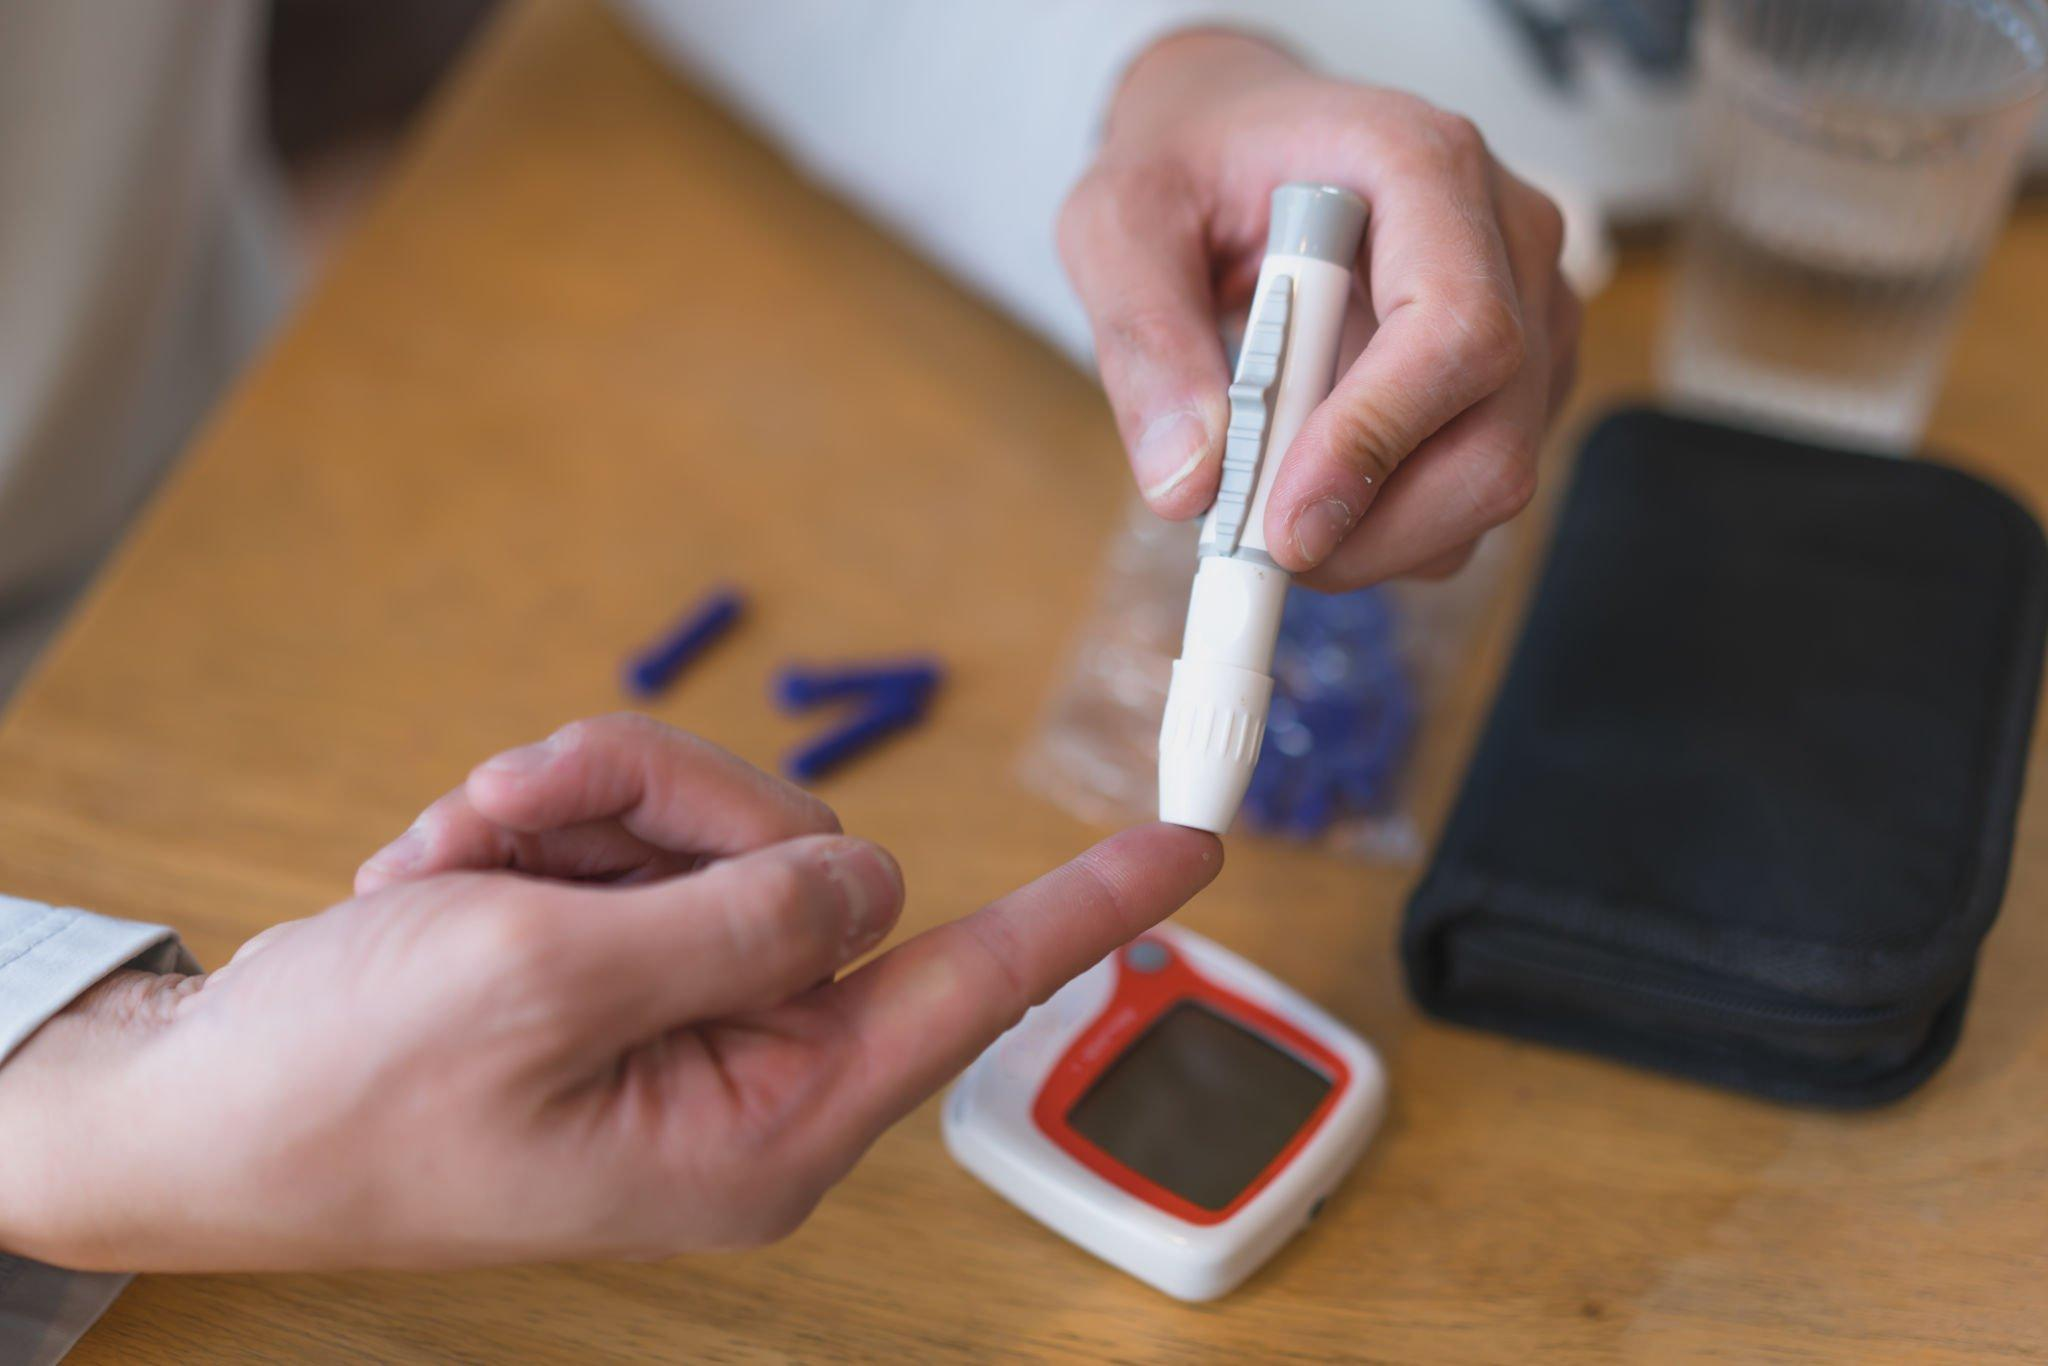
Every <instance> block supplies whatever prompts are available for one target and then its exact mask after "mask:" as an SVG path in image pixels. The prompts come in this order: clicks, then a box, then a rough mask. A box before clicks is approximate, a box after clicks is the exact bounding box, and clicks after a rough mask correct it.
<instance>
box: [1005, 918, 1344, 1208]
mask: <svg viewBox="0 0 2048 1366" xmlns="http://www.w3.org/2000/svg"><path fill="white" fill-rule="evenodd" d="M1136 944H1149V945H1152V946H1154V947H1156V948H1158V949H1160V950H1162V951H1164V953H1165V955H1166V960H1165V962H1164V963H1163V964H1162V965H1161V966H1160V967H1159V968H1158V969H1156V970H1154V971H1149V972H1140V971H1139V970H1137V969H1135V968H1133V967H1132V966H1131V965H1130V962H1129V955H1130V952H1131V950H1130V948H1126V949H1124V950H1123V951H1122V952H1121V953H1119V954H1118V955H1117V959H1116V990H1115V992H1114V993H1113V994H1112V995H1111V996H1110V999H1109V1004H1108V1005H1107V1006H1105V1007H1103V1011H1102V1013H1101V1014H1100V1015H1098V1016H1096V1017H1095V1019H1094V1021H1093V1022H1091V1023H1090V1024H1089V1026H1088V1027H1087V1028H1086V1029H1084V1030H1082V1031H1081V1034H1080V1037H1078V1038H1076V1039H1075V1040H1074V1042H1073V1043H1072V1044H1071V1045H1069V1046H1068V1048H1067V1051H1066V1052H1065V1053H1063V1054H1061V1055H1060V1060H1059V1061H1058V1062H1057V1063H1055V1064H1053V1069H1052V1071H1051V1073H1050V1074H1049V1075H1048V1076H1047V1077H1046V1079H1045V1086H1044V1088H1043V1089H1041V1090H1040V1091H1039V1093H1038V1099H1037V1100H1036V1101H1035V1102H1034V1103H1033V1104H1032V1107H1031V1118H1032V1120H1033V1122H1034V1123H1036V1124H1037V1125H1038V1127H1039V1129H1040V1130H1042V1131H1043V1132H1044V1134H1045V1136H1046V1137H1047V1138H1050V1139H1051V1140H1052V1141H1053V1142H1054V1143H1056V1144H1058V1145H1059V1147H1060V1149H1061V1150H1062V1151H1064V1152H1065V1153H1066V1154H1067V1155H1068V1156H1069V1157H1072V1158H1073V1159H1074V1160H1075V1161H1076V1162H1079V1163H1080V1164H1081V1165H1082V1166H1084V1167H1086V1168H1087V1169H1088V1170H1089V1171H1091V1172H1094V1173H1095V1174H1096V1175H1097V1176H1099V1177H1101V1178H1102V1179H1103V1180H1105V1181H1107V1182H1109V1183H1110V1184H1111V1185H1113V1186H1115V1187H1117V1189H1119V1190H1122V1191H1124V1192H1126V1193H1128V1194H1130V1195H1135V1196H1137V1197H1138V1198H1139V1199H1140V1200H1143V1201H1144V1202H1145V1203H1146V1204H1148V1205H1152V1206H1154V1207H1155V1208H1157V1209H1162V1210H1164V1211H1166V1212H1167V1213H1168V1214H1171V1215H1172V1216H1174V1217H1175V1218H1176V1219H1183V1220H1186V1221H1187V1222H1188V1223H1190V1224H1220V1223H1222V1222H1223V1221H1224V1220H1226V1219H1228V1218H1230V1216H1231V1215H1233V1214H1236V1213H1237V1212H1238V1211H1239V1210H1241V1209H1243V1208H1244V1207H1245V1206H1246V1205H1247V1204H1249V1203H1250V1202H1251V1200H1252V1198H1253V1197H1254V1196H1256V1195H1257V1194H1258V1193H1259V1192H1260V1191H1262V1190H1264V1189H1265V1188H1266V1186H1267V1185H1268V1184H1269V1183H1270V1182H1271V1181H1272V1180H1273V1178H1274V1177H1275V1176H1277V1175H1279V1174H1280V1169H1281V1168H1282V1167H1285V1166H1286V1165H1287V1164H1288V1163H1289V1162H1292V1161H1293V1160H1294V1157H1295V1154H1297V1153H1299V1152H1300V1151H1301V1150H1302V1149H1303V1148H1304V1147H1306V1146H1307V1144H1308V1141H1309V1140H1310V1139H1311V1138H1313V1137H1315V1133H1316V1130H1317V1129H1319V1128H1321V1127H1322V1124H1323V1121H1324V1120H1326V1119H1328V1118H1329V1117H1330V1112H1331V1111H1332V1110H1334V1109H1336V1108H1337V1101H1338V1100H1339V1099H1340V1098H1341V1097H1342V1096H1343V1094H1344V1091H1345V1088H1346V1087H1348V1086H1350V1084H1351V1069H1350V1068H1348V1067H1346V1066H1345V1065H1344V1060H1343V1059H1342V1058H1340V1057H1338V1056H1337V1055H1336V1054H1335V1053H1333V1052H1331V1051H1330V1050H1329V1049H1327V1048H1325V1047H1323V1045H1322V1044H1321V1043H1319V1042H1317V1041H1316V1040H1315V1039H1314V1038H1313V1037H1312V1036H1310V1035H1308V1034H1306V1033H1304V1032H1302V1031H1301V1030H1300V1029H1298V1028H1296V1027H1295V1026H1294V1025H1293V1024H1291V1023H1289V1022H1288V1021H1287V1020H1285V1019H1283V1018H1282V1017H1280V1016H1278V1015H1275V1014H1274V1013H1273V1012H1272V1011H1270V1010H1267V1009H1266V1008H1265V1007H1263V1006H1260V1005H1255V1004H1254V1003H1252V1002H1251V1001H1248V1000H1246V999H1245V998H1244V997H1242V996H1239V995H1238V994H1237V993H1235V992H1232V991H1227V990H1225V989H1224V988H1223V987H1221V986H1218V985H1217V984H1216V983H1214V982H1212V981H1210V980H1209V979H1208V978H1206V977H1204V976H1202V975H1201V974H1200V973H1198V972H1196V971H1195V970H1194V968H1193V966H1191V965H1190V964H1189V963H1188V961H1187V959H1186V958H1184V957H1183V956H1182V955H1181V954H1180V952H1179V951H1178V950H1177V949H1175V948H1174V946H1173V943H1172V941H1171V940H1168V939H1163V938H1160V937H1158V936H1155V935H1149V934H1148V935H1145V936H1143V937H1141V938H1139V939H1138V940H1136V941H1135V943H1134V945H1133V947H1135V945H1136ZM1183 1001H1193V1002H1197V1003H1199V1004H1201V1005H1204V1006H1207V1007H1208V1008H1209V1009H1210V1010H1213V1011H1215V1012H1216V1013H1217V1014H1218V1015H1221V1016H1222V1017H1223V1018H1224V1019H1226V1020H1228V1021H1230V1022H1231V1023H1232V1024H1235V1025H1237V1026H1238V1027H1239V1028H1241V1029H1246V1030H1249V1031H1250V1032H1251V1033H1253V1034H1256V1035H1258V1036H1260V1037H1261V1038H1263V1039H1265V1040H1266V1041H1267V1042H1268V1043H1271V1044H1274V1045H1276V1046H1277V1047H1279V1048H1281V1049H1283V1050H1285V1051H1286V1052H1289V1053H1292V1054H1293V1055H1294V1056H1295V1057H1296V1058H1299V1059H1300V1060H1301V1061H1302V1062H1304V1063H1307V1064H1308V1065H1309V1066H1310V1067H1313V1068H1314V1069H1315V1070H1316V1071H1318V1072H1321V1073H1322V1074H1323V1075H1324V1076H1325V1077H1327V1078H1328V1079H1329V1082H1330V1092H1329V1094H1328V1095H1326V1096H1324V1097H1323V1100H1322V1104H1320V1105H1318V1106H1317V1107H1316V1108H1315V1112H1314V1113H1313V1114H1311V1115H1310V1116H1309V1117H1308V1119H1307V1120H1306V1121H1304V1122H1303V1124H1302V1126H1301V1128H1300V1129H1298V1130H1296V1131H1295V1134H1294V1137H1293V1138H1291V1139H1289V1140H1288V1141H1287V1146H1286V1147H1284V1148H1282V1149H1281V1150H1280V1152H1279V1154H1278V1155H1277V1156H1276V1157H1274V1159H1273V1160H1272V1161H1271V1162H1270V1163H1268V1164H1267V1165H1266V1168H1265V1170H1264V1171H1261V1172H1260V1173H1259V1174H1258V1175H1257V1176H1256V1177H1254V1178H1253V1179H1252V1180H1251V1182H1250V1183H1249V1184H1248V1185H1246V1186H1245V1188H1244V1189H1243V1190H1241V1191H1239V1192H1238V1193H1237V1197H1236V1198H1235V1199H1233V1200H1232V1201H1231V1202H1230V1203H1229V1204H1228V1205H1226V1206H1225V1207H1224V1208H1222V1209H1220V1210H1217V1209H1204V1208H1202V1207H1201V1206H1200V1205H1197V1204H1195V1203H1194V1202H1193V1201H1191V1200H1187V1199H1184V1198H1183V1197H1181V1196H1179V1195H1176V1194H1174V1193H1173V1192H1172V1191H1170V1190H1168V1189H1166V1187H1164V1186H1162V1185H1159V1184H1158V1183H1157V1182H1155V1181H1152V1180H1149V1179H1147V1178H1146V1177H1144V1176H1141V1175H1139V1174H1138V1173H1137V1172H1135V1171H1133V1170H1131V1168H1129V1167H1127V1166H1125V1165H1124V1164H1123V1163H1121V1162H1119V1161H1117V1160H1116V1159H1115V1158H1114V1157H1111V1156H1110V1155H1109V1154H1108V1153H1106V1152H1104V1151H1103V1150H1102V1149H1101V1148H1098V1147H1097V1146H1096V1145H1095V1144H1094V1143H1092V1142H1090V1141H1089V1140H1088V1139H1087V1138H1085V1137H1083V1136H1082V1135H1081V1134H1080V1133H1079V1132H1078V1131H1077V1130H1075V1129H1074V1127H1073V1126H1072V1125H1070V1124H1069V1123H1068V1122H1067V1116H1068V1115H1069V1114H1071V1113H1072V1112H1073V1109H1074V1106H1075V1104H1076V1103H1078V1102H1079V1101H1080V1099H1081V1097H1082V1096H1084V1095H1086V1094H1088V1090H1089V1088H1090V1087H1092V1086H1094V1085H1095V1083H1096V1082H1097V1081H1098V1080H1099V1079H1100V1078H1101V1077H1102V1074H1103V1073H1104V1072H1107V1071H1108V1070H1109V1069H1110V1068H1111V1067H1113V1066H1115V1065H1116V1062H1117V1059H1119V1058H1121V1057H1123V1055H1124V1054H1125V1053H1126V1052H1128V1051H1129V1050H1130V1049H1131V1047H1132V1046H1133V1045H1135V1044H1136V1043H1137V1042H1138V1040H1139V1039H1141V1038H1143V1037H1144V1035H1145V1031H1146V1030H1148V1029H1150V1028H1151V1027H1152V1026H1153V1025H1155V1024H1157V1023H1158V1022H1159V1020H1160V1019H1161V1017H1163V1016H1164V1015H1165V1014H1166V1012H1167V1011H1169V1010H1171V1009H1173V1008H1174V1007H1175V1006H1177V1005H1179V1004H1181V1003H1182V1002H1183Z"/></svg>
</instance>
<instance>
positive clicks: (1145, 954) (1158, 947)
mask: <svg viewBox="0 0 2048 1366" xmlns="http://www.w3.org/2000/svg"><path fill="white" fill-rule="evenodd" d="M1171 958H1172V955H1171V954H1169V953H1168V952H1167V951H1166V946H1165V945H1164V944H1155V943H1153V942H1152V941H1151V940H1149V939H1143V940H1140V941H1139V942H1137V943H1135V944H1133V945H1131V946H1130V947H1129V948H1127V949H1125V950H1124V962H1125V963H1127V964H1129V965H1130V968H1131V971H1133V972H1157V971H1159V970H1160V969H1161V968H1163V967H1165V966H1166V964H1167V963H1168V961H1169V960H1170V959H1171Z"/></svg>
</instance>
